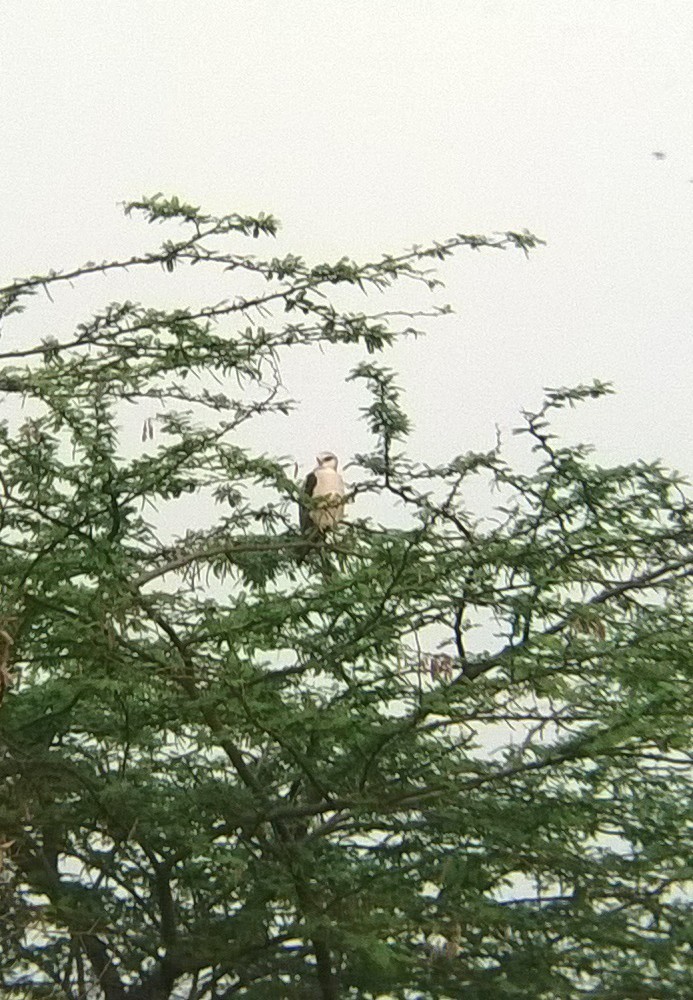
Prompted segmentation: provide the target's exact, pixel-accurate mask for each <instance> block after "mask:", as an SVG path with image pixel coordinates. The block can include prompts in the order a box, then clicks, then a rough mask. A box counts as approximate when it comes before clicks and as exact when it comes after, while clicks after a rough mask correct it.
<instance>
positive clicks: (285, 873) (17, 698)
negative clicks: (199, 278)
mask: <svg viewBox="0 0 693 1000" xmlns="http://www.w3.org/2000/svg"><path fill="white" fill-rule="evenodd" d="M128 211H137V212H140V213H144V216H145V217H146V218H147V219H148V220H149V221H151V222H157V223H158V222H162V223H165V224H166V225H168V226H171V225H173V226H174V227H175V226H177V227H178V229H177V230H176V232H177V233H178V238H177V239H169V240H167V241H166V242H164V244H163V245H162V246H161V248H160V249H158V250H156V251H155V252H151V253H146V254H143V255H142V256H140V257H135V258H132V259H130V260H126V261H105V262H102V263H100V264H96V263H93V262H90V263H88V264H87V265H85V266H83V267H80V268H77V269H75V270H74V271H71V272H50V273H49V274H47V275H43V276H36V277H32V278H30V279H28V280H21V281H15V282H13V283H12V284H10V285H8V286H7V287H6V288H4V289H2V290H1V291H0V308H1V313H2V316H3V320H4V321H7V319H8V318H9V317H11V316H12V314H16V313H17V312H19V311H21V310H22V309H23V308H24V306H25V305H26V304H27V299H28V297H29V296H31V295H32V294H34V293H37V292H39V291H41V290H42V289H45V290H46V291H48V290H49V289H50V288H58V287H61V285H67V284H68V283H71V282H75V281H77V279H81V278H85V277H86V276H87V275H89V274H91V273H108V272H109V271H118V270H122V269H125V268H128V269H130V270H131V271H133V272H134V271H136V270H138V269H144V270H145V271H146V269H147V268H151V267H154V268H158V267H162V268H163V269H164V270H165V272H173V271H176V270H177V269H178V268H179V267H181V266H183V265H198V266H200V267H202V268H209V269H212V270H215V271H216V270H220V271H221V272H222V274H223V275H224V276H225V277H226V279H227V280H236V279H238V280H240V279H241V278H244V276H245V277H246V278H247V279H248V281H249V282H250V283H251V284H252V289H256V287H257V285H258V281H260V282H262V283H263V285H262V290H261V291H259V292H258V291H255V290H253V291H251V292H250V294H248V295H247V297H240V296H237V297H235V298H233V299H228V300H225V301H223V302H220V303H217V304H216V305H213V306H208V307H204V308H199V309H193V308H190V309H162V308H152V307H145V306H142V305H136V304H134V303H133V302H129V301H128V302H122V303H112V304H110V305H108V306H107V307H106V308H105V309H103V310H102V311H100V312H99V313H97V314H96V315H95V316H94V317H93V319H91V320H89V321H87V322H85V323H84V324H83V325H80V326H79V327H78V328H77V330H76V331H75V333H74V335H73V336H71V337H69V338H63V339H62V340H61V339H58V338H56V337H48V338H44V339H43V340H42V341H41V342H40V343H33V344H31V345H29V346H28V347H24V348H17V349H14V350H10V349H9V348H8V349H7V350H6V352H5V353H4V354H3V355H2V358H3V360H4V363H5V367H4V368H3V369H2V370H1V371H0V389H1V390H2V391H3V392H4V393H5V394H6V398H8V399H12V398H19V397H21V398H22V399H24V400H26V401H28V402H27V405H29V406H30V414H31V415H30V417H29V418H28V419H26V420H25V421H24V422H23V423H22V424H21V426H18V427H13V426H12V421H11V420H9V419H8V420H7V421H6V422H5V423H4V424H3V425H2V426H1V427H0V486H1V492H2V497H1V513H0V543H1V545H0V558H1V560H2V577H1V578H2V591H1V594H2V600H1V605H0V629H1V631H0V639H1V643H0V679H1V681H2V685H1V686H2V692H3V694H4V701H3V704H2V708H1V709H0V762H1V763H0V768H1V772H2V774H1V776H2V783H3V789H4V791H3V796H2V799H1V800H0V844H1V848H2V850H1V856H2V871H1V872H0V907H1V910H0V912H1V914H2V924H3V945H4V949H3V957H2V960H1V963H2V964H1V970H2V971H1V975H2V980H1V982H2V986H3V990H4V993H3V995H4V996H7V997H17V998H19V997H22V998H28V997H52V998H63V1000H64V998H69V1000H78V998H79V1000H84V998H94V1000H96V998H101V997H103V998H104V1000H168V998H169V997H171V998H174V997H181V998H182V997H189V998H191V1000H192V998H196V1000H203V998H209V1000H231V998H233V997H245V998H267V997H287V998H288V997H309V996H319V997H322V998H336V997H363V998H369V997H370V998H374V997H376V996H380V997H386V996H387V997H398V998H403V1000H404V998H420V1000H425V998H430V1000H434V998H442V997H451V998H458V997H464V998H465V1000H491V998H494V1000H500V998H514V1000H518V998H527V1000H530V998H531V1000H539V998H545V1000H558V998H566V1000H568V998H570V1000H574V998H580V997H590V998H594V1000H617V998H618V1000H628V998H632V1000H645V998H648V1000H649V998H670V1000H680V998H681V997H683V996H685V995H693V974H692V973H691V969H692V968H693V963H691V962H690V950H691V936H692V926H693V925H692V924H691V916H690V908H689V899H690V882H691V874H692V872H691V857H692V856H693V852H692V850H691V840H690V829H691V825H690V824H691V818H692V816H691V796H690V792H691V784H690V764H691V745H690V732H691V718H690V711H691V709H690V706H691V697H690V695H691V680H692V666H691V645H690V640H691V618H690V591H689V582H690V577H691V572H692V567H693V558H692V557H691V554H690V542H691V526H690V506H689V502H688V501H687V500H686V497H685V495H684V493H683V491H682V489H683V488H682V484H681V483H680V482H679V480H678V479H677V477H676V476H674V475H672V474H670V473H669V472H667V471H666V470H665V469H664V468H662V467H661V466H660V465H658V464H646V463H636V464H633V465H624V466H621V467H617V468H606V469H605V468H601V467H599V466H598V465H596V464H595V462H594V461H593V459H592V458H591V457H590V453H589V450H588V449H586V448H584V447H570V446H566V445H564V444H562V443H561V442H559V441H557V439H556V438H555V437H553V435H552V433H551V430H550V423H549V421H550V418H551V417H552V415H553V413H554V412H555V411H556V410H557V409H560V408H562V407H564V406H566V405H567V404H570V405H573V404H574V403H579V402H581V401H582V400H583V398H585V397H589V396H596V397H598V396H600V395H603V394H604V393H605V392H607V391H608V387H607V386H604V385H600V384H598V383H595V384H594V385H592V386H587V387H579V388H577V389H554V390H549V391H548V392H547V396H546V400H545V403H544V405H543V407H541V408H540V409H539V410H538V412H536V413H531V412H527V413H525V414H524V422H523V426H522V428H520V430H521V432H522V434H523V435H524V439H525V440H526V442H527V444H528V446H529V448H528V453H529V456H530V458H531V463H529V464H528V465H527V470H525V471H523V472H519V471H515V470H514V469H513V468H512V467H511V466H510V465H509V464H508V462H507V461H506V459H505V458H504V457H503V453H502V451H501V448H500V445H499V446H498V447H497V448H495V449H494V450H492V451H491V452H489V453H487V454H466V455H460V456H457V457H453V458H451V460H450V461H449V462H448V463H447V464H445V465H443V466H440V467H429V466H425V465H419V464H415V463H414V462H413V461H412V460H411V459H410V458H409V457H408V456H407V453H406V437H407V432H408V430H409V419H408V417H407V415H406V413H405V412H404V407H403V404H402V400H401V397H400V393H399V390H398V388H397V383H396V376H395V375H394V373H393V372H392V371H390V370H389V369H387V368H385V367H383V366H382V365H380V364H378V363H375V361H374V360H373V359H369V361H368V362H367V363H366V362H364V363H363V364H361V365H359V366H358V367H357V368H356V370H355V371H354V372H353V373H352V376H351V377H352V378H354V379H357V380H361V382H362V384H363V386H364V391H368V392H369V393H370V398H371V402H370V403H369V404H368V405H367V406H366V407H365V412H364V416H365V418H366V420H367V422H368V426H369V428H370V431H371V432H372V435H373V449H372V452H371V453H369V454H365V455H360V456H358V457H357V464H358V465H359V467H360V475H359V477H358V481H357V482H356V485H355V487H354V496H353V499H354V504H353V506H350V508H349V511H350V516H349V519H348V523H347V524H345V525H344V527H343V529H342V530H341V531H340V533H338V534H337V535H336V536H335V537H334V538H333V539H332V540H330V541H327V542H325V543H324V544H320V543H316V546H315V547H316V551H315V553H313V554H312V557H311V558H309V559H307V560H305V561H304V562H302V563H300V564H299V563H298V562H297V560H296V552H297V549H299V548H304V547H305V545H306V542H305V540H304V539H302V538H301V537H300V536H299V534H298V531H297V529H296V528H295V527H294V514H293V505H294V501H295V499H296V498H297V497H298V496H299V495H300V489H299V487H298V486H297V484H296V483H295V481H294V478H293V476H292V475H291V474H290V470H289V468H288V466H287V464H283V463H282V462H281V461H278V460H274V459H272V458H268V457H267V456H261V455H256V454H253V453H251V452H250V451H248V450H246V449H243V448H241V447H240V446H239V443H238V440H237V435H236V432H237V430H238V428H239V427H240V426H241V425H242V424H244V423H246V422H247V421H248V420H251V419H253V418H254V417H256V416H259V415H262V414H266V413H271V412H288V411H289V410H290V405H291V404H290V401H289V400H288V399H287V397H286V395H285V393H284V390H283V387H282V383H281V377H280V370H281V363H282V359H283V357H284V355H285V352H286V350H288V349H289V348H291V349H292V350H298V349H299V348H300V347H304V348H306V347H310V346H312V347H325V346H327V345H331V344H339V343H347V344H360V345H363V346H364V347H365V348H366V350H367V352H369V353H370V354H373V353H376V352H378V351H381V350H382V349H383V348H386V347H387V346H388V345H390V344H391V343H393V341H394V340H395V339H397V337H399V336H401V335H402V334H403V333H404V332H406V330H400V329H398V328H397V326H396V325H395V324H396V322H397V320H396V316H397V315H398V314H391V315H389V314H384V313H379V314H372V315H371V314H366V313H361V312H350V311H348V310H345V309H340V308H338V307H337V306H336V305H334V304H333V298H334V296H333V297H332V299H331V298H330V297H329V294H330V293H331V292H332V290H333V287H332V286H343V287H344V288H346V289H349V288H350V287H355V288H358V289H362V290H363V291H365V292H370V291H372V290H383V289H387V288H389V287H390V286H392V284H393V283H394V282H395V281H397V280H400V281H401V280H410V281H415V282H421V283H423V284H424V286H432V287H435V284H436V279H435V277H434V276H432V275H431V273H430V271H429V270H428V267H429V264H430V262H431V261H432V260H436V259H441V258H444V257H447V256H449V255H450V254H452V253H453V252H454V251H456V250H458V249H460V248H463V247H470V248H472V249H480V248H496V249H500V248H504V247H517V248H519V249H520V250H521V251H523V252H527V250H528V249H531V248H532V247H533V246H534V245H536V243H537V242H538V241H536V240H535V238H534V237H531V236H530V235H529V234H523V235H520V234H516V233H508V234H506V235H504V236H500V237H497V238H493V239H487V238H485V237H481V236H463V235H458V236H456V237H455V238H454V239H452V240H449V241H448V242H446V243H443V244H434V245H433V246H431V247H415V248H413V249H412V250H410V251H408V252H407V253H405V254H402V255H400V256H397V257H395V256H387V257H384V258H382V259H381V260H379V261H376V262H374V263H367V264H363V265H362V264H357V263H355V262H353V261H351V260H347V259H344V260H341V261H339V262H338V263H337V264H335V265H327V264H325V265H320V266H317V267H315V266H310V265H309V264H307V263H306V262H305V261H304V260H303V259H302V258H300V257H295V256H287V257H285V258H283V259H260V258H257V257H255V256H252V255H249V254H247V253H238V252H236V251H235V250H232V249H229V248H230V247H232V246H235V245H237V243H238V241H239V240H243V239H244V238H250V239H253V238H260V237H263V238H264V237H269V236H272V235H273V234H274V233H275V231H276V222H275V220H274V219H272V218H271V217H267V216H258V217H257V218H247V217H241V216H238V215H231V216H227V217H223V218H214V217H212V216H210V215H207V214H203V213H202V212H201V211H200V210H199V209H198V208H195V207H193V206H189V205H184V204H181V203H180V202H178V201H177V200H175V199H174V200H166V199H164V198H163V197H162V196H157V197H155V198H153V199H143V200H142V201H141V202H139V203H136V204H133V205H131V206H128ZM171 280H172V281H173V280H174V277H172V278H171ZM334 290H335V291H336V290H337V288H335V289H334ZM400 315H401V314H400ZM416 322H417V318H416V316H408V317H405V323H409V324H410V326H408V327H407V330H410V329H411V324H414V323H416ZM6 336H7V335H6ZM5 346H6V347H7V341H5ZM214 380H216V381H217V382H218V383H220V385H218V384H215V381H214ZM233 386H236V387H238V388H237V395H236V396H234V395H233V392H234V391H235V390H234V389H233V388H232V387H233ZM147 400H149V401H150V402H149V404H148V405H149V406H156V407H159V408H160V409H159V412H158V414H157V418H156V419H155V420H153V419H152V418H151V417H145V420H144V425H143V434H142V437H143V444H142V446H141V448H140V449H139V450H138V449H137V448H133V447H125V446H124V444H123V437H122V434H121V431H120V421H121V420H122V415H123V412H124V408H125V409H127V408H131V407H132V406H133V405H137V404H141V403H142V402H143V401H145V402H146V401H147ZM152 401H153V402H152ZM347 416H348V415H344V416H343V418H342V419H346V418H347ZM478 476H482V477H485V478H486V479H488V481H489V482H490V484H491V486H492V487H493V488H494V489H495V490H496V491H497V492H496V493H495V494H494V495H493V510H492V511H490V510H489V511H487V512H486V514H485V515H484V516H482V515H481V514H477V515H473V514H472V513H471V512H470V511H469V510H468V505H467V503H466V501H465V491H466V490H467V487H468V484H470V482H472V480H474V479H475V477H478ZM365 494H373V495H377V496H380V497H381V498H390V500H391V501H392V507H393V508H395V506H396V505H397V512H396V514H393V522H394V523H393V524H391V525H389V526H382V525H378V524H375V523H373V522H372V521H369V520H367V519H364V518H359V516H358V513H359V500H360V498H362V497H363V496H364V495H365ZM190 495H194V496H195V497H197V498H198V501H199V503H201V504H203V501H204V500H205V498H208V499H210V498H212V497H213V498H214V501H215V506H214V511H215V514H214V517H213V519H212V524H211V526H209V527H201V526H200V522H199V521H198V522H197V523H196V524H195V526H194V527H191V528H190V530H188V531H187V532H186V533H185V534H184V535H183V536H182V537H180V538H178V539H177V540H175V541H174V542H171V541H170V540H167V539H166V538H164V537H163V534H162V532H163V530H164V527H163V526H165V524H166V523H169V524H170V523H171V519H174V520H175V518H176V517H180V516H187V517H188V518H189V517H190V509H191V508H190ZM180 505H183V506H182V507H181V506H180ZM211 507H212V504H211V499H210V508H211ZM178 510H182V511H183V512H187V514H184V515H181V514H177V511H178ZM157 511H158V513H157ZM405 515H406V516H405ZM475 629H477V632H475V631H474V630H475ZM479 629H481V632H480V633H479V631H478V630H479ZM484 630H485V631H484ZM477 634H482V635H484V636H487V639H486V642H487V645H488V648H487V649H486V650H485V651H483V652H479V651H477V652H471V651H470V650H471V649H472V648H473V646H474V642H473V640H474V637H475V635H477ZM446 642H447V645H446V644H445V643H446ZM687 831H688V832H687Z"/></svg>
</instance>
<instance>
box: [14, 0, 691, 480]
mask: <svg viewBox="0 0 693 1000" xmlns="http://www.w3.org/2000/svg"><path fill="white" fill-rule="evenodd" d="M1 13H2V25H1V30H0V95H1V96H2V109H3V110H2V140H1V160H0V282H3V281H4V280H6V279H11V278H13V277H17V276H20V275H22V274H24V273H27V272H36V271H43V270H47V269H48V268H50V267H55V268H61V267H64V266H67V265H73V264H76V263H81V262H83V261H85V260H87V259H102V258H103V257H106V256H112V255H118V254H120V253H127V252H131V251H132V250H134V249H140V248H143V247H144V246H147V245H151V243H153V242H154V240H155V239H156V238H160V237H163V235H164V232H163V230H160V229H157V230H155V231H154V232H151V233H146V232H143V230H142V229H141V228H138V227H137V226H136V225H134V226H133V223H132V222H129V221H127V220H125V219H124V218H123V216H122V214H121V210H120V209H119V208H118V207H117V203H118V202H121V201H123V200H126V199H129V198H136V197H139V196H140V195H142V194H145V193H148V194H151V193H154V192H156V191H164V192H166V193H167V194H168V193H170V194H173V193H176V194H178V195H180V196H181V197H183V198H185V199H186V200H189V201H192V202H193V203H195V204H202V205H203V206H204V207H205V208H206V209H208V210H210V211H218V212H221V213H224V212H230V211H239V212H256V211H269V212H272V213H274V214H276V215H277V216H279V218H280V219H281V220H282V222H283V230H282V236H281V241H280V245H281V247H282V248H283V249H284V250H289V249H290V250H292V251H293V252H295V253H298V254H301V255H303V256H306V257H308V258H309V259H312V260H315V261H319V260H324V259H329V260H333V259H335V258H338V257H341V256H342V255H349V256H352V257H355V258H357V259H364V258H368V257H371V256H377V255H380V253H382V252H394V251H398V250H400V249H402V248H404V247H407V246H410V245H411V244H413V243H415V242H425V241H427V240H431V239H443V238H445V237H447V236H449V235H453V234H454V233H456V232H467V233H474V232H493V231H496V230H506V229H518V228H525V227H526V228H527V229H529V230H531V231H532V232H534V233H536V234H537V235H538V236H540V237H542V238H543V239H545V240H546V241H547V246H546V247H545V248H543V249H541V250H539V251H537V252H536V253H534V254H533V255H532V257H531V259H530V260H529V261H525V260H524V259H523V258H522V256H521V255H520V254H509V253H508V254H505V255H502V256H501V255H498V254H492V253H490V252H488V253H487V254H485V255H484V254H481V255H476V254H467V255H464V254H463V255H461V256H460V257H458V258H457V259H456V262H455V263H454V264H452V265H447V266H446V268H445V270H444V277H445V280H446V284H447V288H446V289H445V291H444V292H443V293H441V294H439V295H438V296H437V298H436V301H437V302H439V303H441V302H450V303H451V304H452V305H453V307H454V308H455V310H456V314H455V315H454V316H453V317H451V318H446V319H445V320H443V321H440V322H437V323H432V324H431V326H430V334H429V336H428V337H427V338H426V339H425V340H422V341H418V342H416V343H410V344H407V345H403V346H402V347H400V348H398V349H397V350H396V351H394V352H393V353H392V354H391V355H390V357H389V358H388V360H389V362H390V363H391V364H393V365H394V366H395V367H398V368H399V369H400V370H401V372H402V384H403V385H404V386H405V387H406V389H407V393H408V400H409V406H410V410H411V412H412V415H413V418H414V421H415V424H416V428H417V430H416V435H415V437H414V439H413V446H414V448H415V450H416V452H417V454H418V455H420V456H421V455H424V454H427V453H429V452H430V453H431V454H432V455H433V456H434V457H435V458H436V459H443V458H444V457H445V456H446V455H453V454H455V453H457V452H460V451H465V450H467V449H469V448H485V447H490V446H491V445H492V444H493V441H494V437H495V429H494V426H495V424H496V423H498V424H499V425H500V426H501V428H502V429H503V430H507V429H508V428H510V427H512V426H513V425H515V424H516V423H517V420H516V414H517V412H518V410H519V409H520V408H521V407H522V406H532V405H535V404H537V403H538V401H539V399H540V397H541V387H542V386H544V385H560V384H574V383H576V382H578V381H586V380H590V379H591V378H592V377H598V378H601V379H604V380H612V381H614V382H615V383H616V386H617V388H618V392H619V395H618V396H617V397H615V398H613V399H609V400H606V401H600V402H597V403H594V404H592V405H591V406H590V407H588V408H587V409H586V410H584V412H580V413H578V414H577V415H576V416H575V417H574V418H573V420H572V422H571V421H566V422H563V426H565V427H566V428H570V431H569V434H568V436H569V437H572V438H577V439H581V440H585V439H586V440H593V441H595V442H596V443H597V445H598V449H599V455H600V457H601V458H602V459H603V460H604V461H610V462H618V461H622V460H629V459H633V458H636V457H638V456H642V457H658V456H661V457H663V458H664V459H665V460H666V461H667V462H668V463H669V464H671V465H673V466H675V467H678V468H680V469H682V470H683V471H688V470H690V468H691V465H692V464H693V463H692V459H693V444H692V443H691V437H690V430H689V424H690V414H691V405H690V395H691V381H692V380H691V367H692V366H691V361H692V360H693V359H692V353H693V352H692V351H691V327H692V323H693V281H692V280H691V279H692V277H693V274H692V271H693V264H692V261H693V256H692V251H693V183H692V181H693V44H692V43H693V4H691V3H689V2H687V0H680V2H670V0H653V2H643V0H631V2H620V0H616V2H614V0H611V2H605V0H597V2H590V0H573V2H561V0H526V2H522V0H493V2H492V0H464V2H462V0H458V2H455V0H396V2H395V0H391V2H385V0H380V2H374V0H293V2H291V3H280V2H270V0H265V2H260V0H256V2H240V0H237V2H234V0H156V2H155V0H114V2H110V3H108V2H107V3H89V2H86V0H60V2H58V0H4V2H3V4H2V11H1ZM655 151H663V152H664V153H666V157H665V158H656V157H654V156H653V155H652V154H653V152H655ZM249 249H251V250H252V251H254V252H262V248H261V247H260V246H258V245H257V244H253V245H252V246H250V247H249ZM267 252H268V253H269V254H271V255H274V253H276V252H277V248H276V247H274V246H272V245H270V246H268V247H267ZM180 274H181V272H176V275H177V277H178V282H179V286H180V284H184V281H185V279H184V278H181V277H180ZM160 287H161V285H160V279H159V278H157V279H156V280H154V279H152V285H151V287H147V286H146V285H145V286H144V287H142V286H139V287H138V289H137V291H136V295H137V297H139V298H143V299H149V300H150V301H151V302H152V304H156V302H157V301H158V300H157V295H158V294H159V291H160ZM180 290H181V289H180V287H179V292H180ZM134 294H135V293H134V292H133V291H131V290H128V288H127V285H123V284H121V285H118V283H117V282H116V283H115V284H114V285H106V283H105V282H104V284H103V291H102V292H100V297H101V299H102V300H103V301H104V302H105V301H110V300H111V299H114V298H124V297H132V296H133V295H134ZM46 308H48V307H46ZM51 308H52V309H53V310H54V311H53V312H50V311H46V310H44V308H43V307H41V308H40V309H39V312H38V313H37V314H36V316H37V322H38V319H39V318H40V319H41V321H42V322H43V321H45V322H48V323H50V324H53V325H54V327H55V328H54V329H50V330H48V329H44V328H41V329H37V330H36V331H35V333H36V334H37V335H40V336H43V335H46V334H48V333H55V332H58V333H60V332H65V333H67V332H68V330H67V329H65V330H64V331H63V330H62V327H61V323H64V322H66V319H65V317H68V316H71V315H72V314H71V313H70V312H69V310H68V311H67V312H64V313H61V311H60V310H61V309H67V306H65V305H64V304H63V303H62V302H59V303H57V304H56V306H55V307H51ZM77 316H79V312H77V313H76V317H77ZM9 336H11V330H10V331H8V333H6V334H5V337H6V338H7V337H9ZM5 342H6V343H7V341H5ZM361 353H362V352H357V353H353V352H352V353H351V354H348V352H347V353H345V352H342V353H337V354H336V355H328V356H325V357H322V356H320V355H319V354H315V355H314V356H312V358H309V356H308V355H305V354H304V355H302V356H301V357H300V359H299V360H298V361H295V362H293V363H290V364H289V365H288V368H287V385H288V389H289V391H290V392H291V393H292V394H293V395H294V396H298V397H300V398H301V399H302V401H303V405H302V407H301V409H300V410H299V411H298V412H297V413H296V414H295V415H293V416H291V417H289V418H287V419H286V420H285V421H284V422H283V423H282V424H279V423H276V422H273V423H272V424H271V426H269V425H268V426H266V427H265V428H264V429H263V428H258V431H257V435H258V436H257V439H256V441H255V442H254V443H255V444H257V446H258V447H261V448H262V449H263V450H270V451H273V452H275V453H276V454H284V455H286V454H292V455H294V456H295V458H296V459H297V460H298V461H299V462H300V463H301V464H302V465H305V464H309V463H310V462H311V459H312V456H313V455H314V454H315V452H316V451H317V450H320V449H323V448H332V449H334V450H336V451H338V452H339V453H340V455H342V456H343V457H344V458H345V460H346V459H348V457H349V456H350V455H351V454H352V453H353V452H354V451H358V450H362V449H363V448H364V447H365V445H366V441H367V439H366V435H365V431H364V428H363V425H362V424H359V423H358V420H357V416H358V414H357V410H358V406H359V405H360V404H362V402H363V399H362V398H361V397H360V396H359V395H358V394H357V392H356V390H355V389H354V388H353V387H351V386H348V387H345V386H344V385H343V383H342V379H343V377H344V375H345V374H346V373H347V372H348V369H349V367H350V365H351V364H352V363H353V362H354V361H355V360H357V358H358V357H359V356H361ZM326 394H327V395H328V398H329V399H330V400H331V405H330V408H329V411H328V412H325V409H324V400H325V396H326Z"/></svg>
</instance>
